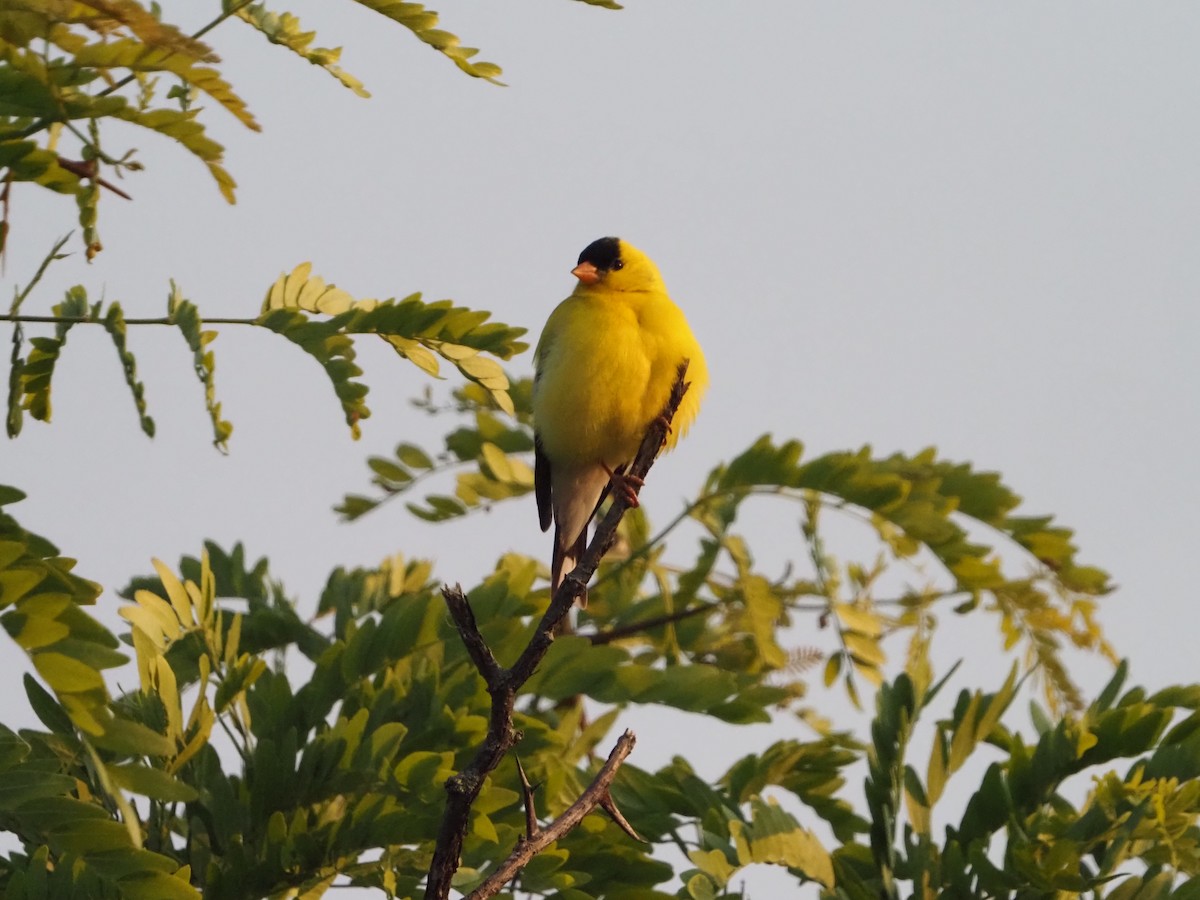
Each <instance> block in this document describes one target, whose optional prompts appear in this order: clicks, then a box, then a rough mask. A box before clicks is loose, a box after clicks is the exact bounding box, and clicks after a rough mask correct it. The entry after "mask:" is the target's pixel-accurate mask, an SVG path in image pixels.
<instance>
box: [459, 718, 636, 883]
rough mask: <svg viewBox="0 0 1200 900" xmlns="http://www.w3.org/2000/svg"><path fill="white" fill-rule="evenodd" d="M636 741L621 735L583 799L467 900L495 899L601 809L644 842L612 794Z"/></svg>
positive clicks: (515, 853) (521, 845) (519, 850)
mask: <svg viewBox="0 0 1200 900" xmlns="http://www.w3.org/2000/svg"><path fill="white" fill-rule="evenodd" d="M636 741H637V738H636V737H635V736H634V733H633V732H632V731H626V732H625V733H624V734H623V735H621V737H620V738H619V739H618V740H617V745H616V746H615V747H613V750H612V753H610V754H608V760H607V761H606V762H605V763H604V765H603V766H602V767H601V769H600V771H599V772H598V773H597V774H596V777H595V779H594V780H593V781H592V783H591V784H590V785H588V787H587V790H585V791H584V792H583V794H581V795H580V797H579V799H578V800H576V801H575V802H574V803H572V804H571V805H570V806H569V807H568V808H567V810H566V812H564V813H563V814H562V815H561V816H559V817H558V818H557V819H555V820H554V821H553V822H551V823H550V824H549V825H547V826H546V827H545V828H544V829H542V830H541V831H539V832H538V833H537V835H535V836H534V837H533V838H530V839H524V840H519V841H518V842H517V846H516V848H515V849H514V850H513V852H512V853H510V854H509V855H508V859H506V860H504V862H502V863H501V864H500V867H499V868H498V869H496V871H495V872H493V873H492V874H491V875H489V876H488V878H487V880H486V881H484V882H483V884H481V885H479V887H477V888H475V890H473V891H472V892H471V893H470V894H468V895H467V900H486V898H488V897H494V896H495V895H496V894H498V893H499V892H500V889H501V888H503V887H504V885H506V884H508V882H509V881H511V880H512V879H513V878H514V877H515V876H516V874H517V873H518V872H520V871H521V869H523V868H524V867H525V866H526V865H527V864H528V862H529V861H530V860H531V859H533V858H534V857H535V856H536V855H537V854H538V853H539V852H540V851H541V850H543V849H544V848H545V847H548V846H549V845H550V844H553V843H554V842H555V841H557V840H558V839H559V838H561V837H562V836H563V835H565V834H566V833H567V832H569V831H570V830H571V829H572V828H574V827H575V826H576V825H578V824H579V823H580V822H582V821H583V817H584V816H586V815H587V814H588V813H590V812H592V810H594V809H596V808H597V807H601V808H603V809H604V810H605V812H607V813H608V814H609V815H610V816H613V819H614V821H616V822H617V824H618V825H620V826H621V830H622V831H624V832H625V833H626V834H629V835H631V836H633V837H637V839H638V840H641V838H640V837H638V834H637V832H636V831H634V830H633V829H632V828H630V827H629V823H628V822H626V821H625V817H624V816H622V815H621V813H620V811H619V810H617V807H616V805H615V804H614V803H613V802H612V795H611V794H610V793H609V789H610V787H611V785H612V782H613V779H614V778H615V777H616V775H617V769H619V768H620V767H621V763H623V762H624V761H625V758H626V757H627V756H629V754H630V753H631V752H632V751H633V745H634V743H636Z"/></svg>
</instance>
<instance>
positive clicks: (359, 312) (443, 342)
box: [6, 238, 526, 450]
mask: <svg viewBox="0 0 1200 900" xmlns="http://www.w3.org/2000/svg"><path fill="white" fill-rule="evenodd" d="M65 243H66V238H63V239H62V240H60V241H59V242H58V243H57V244H56V245H55V246H54V248H53V249H52V250H51V252H50V254H49V255H48V256H47V257H46V260H45V261H44V262H43V264H42V266H41V268H40V269H39V270H38V272H37V273H36V275H35V276H34V278H33V279H32V280H31V281H30V283H29V284H28V285H27V286H26V287H25V288H24V289H19V290H17V291H16V293H15V296H14V299H13V303H12V305H11V307H10V313H9V315H8V316H7V317H6V318H8V319H9V320H10V321H14V322H15V323H16V324H15V327H14V329H13V335H12V350H11V353H10V368H9V390H8V405H7V415H6V422H7V428H8V435H9V437H16V436H17V435H18V434H20V431H21V427H22V424H23V420H24V414H25V413H29V415H30V416H31V417H32V418H34V419H36V420H39V421H42V422H49V421H50V417H51V412H52V405H51V385H52V379H53V376H54V372H55V367H56V365H57V363H58V360H59V358H60V356H61V354H62V351H63V348H64V347H65V345H66V341H67V335H68V333H69V332H70V331H71V329H72V328H74V327H75V326H76V325H101V326H102V327H103V328H104V329H105V331H107V332H108V333H109V335H110V336H111V337H112V339H113V344H114V346H115V348H116V351H117V357H118V359H119V361H120V363H121V368H122V371H123V372H124V375H125V382H126V385H127V386H128V388H129V391H130V394H131V396H132V398H133V401H134V406H135V409H136V411H137V415H138V420H139V423H140V424H141V427H142V431H143V432H145V433H146V434H147V435H148V436H150V437H153V436H154V420H153V419H152V418H151V417H150V416H149V415H148V413H147V407H146V400H145V386H144V385H143V384H142V382H141V380H140V377H139V375H138V368H137V359H136V358H135V357H134V355H133V353H132V351H131V350H130V349H129V347H128V342H127V335H128V328H129V326H131V325H143V326H148V325H166V326H169V327H173V328H176V329H178V331H179V333H180V334H181V336H182V337H183V339H184V341H185V343H186V344H187V347H188V349H189V350H190V351H191V356H192V367H193V369H194V370H195V373H196V377H197V378H198V379H199V380H200V383H201V385H202V387H203V391H204V406H205V409H206V410H207V412H208V417H209V420H210V422H211V423H212V431H213V443H214V445H215V446H217V447H218V448H219V449H221V450H224V449H225V448H226V442H227V441H228V439H229V437H230V435H231V434H232V432H233V425H232V423H230V422H229V421H227V420H226V419H224V418H223V417H222V414H221V404H220V402H219V401H218V400H217V397H216V377H215V376H216V358H215V356H214V354H213V350H212V343H213V341H215V340H216V338H217V334H218V332H217V331H216V330H213V329H210V328H206V327H205V321H204V320H203V319H202V318H201V316H200V311H199V309H198V308H197V307H196V305H195V304H194V303H192V302H191V301H190V300H188V299H187V298H185V297H184V296H183V293H182V291H181V290H180V288H179V287H178V286H177V285H176V284H175V283H174V282H172V283H171V287H170V292H169V294H168V296H167V314H166V316H164V317H162V318H150V319H146V318H138V319H127V318H126V317H125V313H124V310H123V309H122V307H121V304H120V303H118V302H115V301H112V302H109V303H107V304H106V303H103V302H95V303H93V302H90V301H89V299H88V295H87V291H86V290H85V289H84V288H83V286H82V285H76V286H75V287H72V288H70V289H69V290H68V291H67V292H66V296H65V298H64V299H63V301H62V302H60V303H58V304H55V305H54V307H52V309H51V312H52V315H51V316H45V317H42V316H28V315H23V314H22V306H23V304H24V302H25V299H26V297H27V296H28V295H29V293H30V291H31V290H32V288H33V287H34V286H35V285H36V284H37V282H38V280H39V279H40V278H41V276H42V274H43V273H44V272H45V270H46V267H47V266H48V265H49V264H50V263H51V262H52V261H54V260H55V259H59V258H61V250H62V247H63V245H64V244H65ZM311 269H312V267H311V265H310V264H308V263H302V264H301V265H300V266H297V267H296V269H295V270H294V271H293V272H292V273H291V274H288V275H281V276H280V277H279V279H278V280H277V281H276V282H275V283H274V284H273V285H272V286H271V287H270V289H269V290H268V291H267V295H266V299H265V300H264V301H263V305H262V310H261V312H260V313H259V314H258V315H257V316H256V317H253V318H245V319H216V320H209V322H210V324H211V323H212V322H214V321H215V322H219V323H221V324H225V325H246V326H252V327H256V328H262V329H265V330H267V331H271V332H274V333H275V334H278V335H281V336H282V337H284V338H286V339H288V340H289V341H291V342H292V343H293V344H295V345H296V346H298V347H300V348H301V349H302V350H304V352H305V353H307V354H308V355H309V356H311V357H312V358H313V359H315V360H316V361H317V363H318V364H320V365H321V367H322V368H323V369H324V371H325V373H326V375H327V376H328V378H329V381H330V383H331V385H332V387H333V390H334V393H335V394H336V396H337V398H338V400H339V402H340V404H341V408H342V412H343V415H344V417H345V420H346V424H347V425H348V426H349V428H350V433H351V435H352V436H354V437H355V438H357V437H359V435H360V428H359V423H360V422H361V421H362V420H363V419H366V418H368V417H369V416H370V415H371V410H370V408H369V407H368V406H367V404H366V395H367V385H366V384H365V383H363V382H362V381H359V380H358V379H359V377H360V376H361V375H362V374H363V373H362V369H360V368H359V367H358V365H357V364H356V362H355V359H356V353H355V346H354V338H355V337H356V336H366V335H374V336H378V337H380V338H382V339H383V340H384V341H386V342H387V343H389V344H390V345H391V346H392V347H393V348H394V349H395V350H396V352H397V354H398V355H399V356H400V357H401V358H404V359H408V360H410V361H411V362H413V363H414V364H415V365H416V366H417V367H418V368H419V369H421V370H422V371H424V372H426V373H427V374H431V375H435V376H436V375H437V374H438V371H439V367H438V363H437V356H440V357H442V358H443V359H446V360H447V361H449V362H450V363H451V364H452V365H453V366H454V367H455V369H456V370H457V371H458V372H459V373H460V374H461V375H462V376H463V377H464V378H466V379H467V380H468V381H470V382H472V383H473V385H475V386H478V388H479V389H480V390H482V391H483V392H484V396H485V397H486V398H487V400H488V402H489V403H491V404H493V405H494V406H496V407H499V408H500V409H512V401H511V399H510V398H509V395H508V387H509V384H508V378H507V376H506V375H505V374H504V371H503V369H501V367H500V364H499V363H498V362H496V361H495V360H494V359H490V358H488V357H487V356H482V355H481V354H484V353H486V354H490V355H491V356H495V357H498V358H500V359H508V358H510V357H511V356H513V355H514V354H516V353H520V352H521V351H523V350H524V349H525V348H526V344H525V343H523V342H521V341H520V340H518V338H519V337H520V336H521V335H523V334H524V331H525V330H524V329H523V328H514V327H511V326H508V325H504V324H503V323H500V322H491V321H488V320H489V318H490V313H488V312H486V311H484V310H471V309H467V308H465V307H460V306H456V305H454V303H453V302H452V301H450V300H439V301H437V302H434V303H426V302H424V301H423V300H422V299H421V295H420V294H410V295H409V296H408V297H405V298H404V299H403V300H400V301H396V300H385V301H379V300H355V299H354V298H352V297H351V296H350V295H349V294H347V293H346V292H344V291H341V290H339V289H338V288H336V287H334V286H333V285H327V284H326V283H325V281H324V280H323V279H321V278H319V277H312V276H311ZM27 323H46V324H49V325H52V326H53V334H52V336H51V335H45V336H41V335H39V336H34V337H32V338H29V339H28V346H29V349H28V351H26V349H25V347H26V335H25V326H26V324H27ZM435 354H436V355H437V356H435Z"/></svg>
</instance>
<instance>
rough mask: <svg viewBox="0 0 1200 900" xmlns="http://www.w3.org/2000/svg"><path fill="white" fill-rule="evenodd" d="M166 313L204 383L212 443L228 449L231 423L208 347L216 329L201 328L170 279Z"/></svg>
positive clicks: (194, 311) (197, 314)
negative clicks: (220, 398)
mask: <svg viewBox="0 0 1200 900" xmlns="http://www.w3.org/2000/svg"><path fill="white" fill-rule="evenodd" d="M167 313H168V316H169V317H170V320H171V322H172V324H174V325H175V326H176V327H177V328H178V329H179V332H180V334H182V335H183V339H184V340H185V341H186V342H187V345H188V349H189V350H191V351H192V367H193V369H194V370H195V372H196V377H197V378H198V379H200V384H202V385H203V386H204V408H205V410H207V411H208V417H209V420H210V421H211V422H212V428H213V446H215V447H216V448H217V449H218V450H220V451H221V452H222V453H224V452H226V450H227V449H228V447H227V443H228V441H229V436H230V435H231V434H232V433H233V425H232V424H231V423H230V422H228V421H226V420H225V419H223V418H222V417H221V404H220V403H218V402H217V391H216V380H215V379H216V360H215V358H214V356H213V352H212V350H211V349H209V345H210V344H211V343H212V342H213V341H215V340H216V338H217V332H215V331H205V330H204V325H203V322H202V321H201V319H200V312H199V310H198V309H197V308H196V305H195V304H194V303H192V302H191V301H190V300H187V299H185V298H184V297H183V294H182V293H181V292H180V290H179V288H178V287H177V286H176V284H175V282H173V281H172V282H171V293H170V295H169V296H168V297H167Z"/></svg>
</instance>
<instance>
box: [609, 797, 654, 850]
mask: <svg viewBox="0 0 1200 900" xmlns="http://www.w3.org/2000/svg"><path fill="white" fill-rule="evenodd" d="M600 808H601V809H602V810H604V811H605V812H606V813H608V817H609V818H610V819H612V820H613V821H614V822H615V823H616V824H617V827H618V828H620V829H621V830H622V831H623V832H625V833H626V834H627V835H629V836H630V837H631V838H633V839H634V840H635V841H638V842H639V843H642V844H646V843H649V842H648V841H647V840H646V839H645V838H644V837H642V836H641V835H640V834H638V833H637V831H636V830H635V829H634V827H633V826H632V825H630V824H629V821H628V820H627V819H626V818H625V816H624V815H623V814H622V813H621V810H620V809H618V808H617V802H616V801H615V800H613V797H612V793H611V792H610V791H605V792H604V796H603V797H601V798H600Z"/></svg>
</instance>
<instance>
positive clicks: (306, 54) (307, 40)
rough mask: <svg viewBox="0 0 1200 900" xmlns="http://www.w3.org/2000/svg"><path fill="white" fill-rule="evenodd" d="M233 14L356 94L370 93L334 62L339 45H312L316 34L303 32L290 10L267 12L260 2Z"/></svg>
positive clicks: (337, 56)
mask: <svg viewBox="0 0 1200 900" xmlns="http://www.w3.org/2000/svg"><path fill="white" fill-rule="evenodd" d="M234 14H235V15H236V16H237V17H238V18H239V19H241V20H242V21H244V22H247V23H249V24H250V25H252V26H253V27H254V28H255V29H256V30H257V31H259V32H261V33H262V34H263V35H264V36H265V37H266V39H267V40H269V41H270V42H271V43H272V44H278V45H279V46H281V47H286V48H287V49H288V50H291V51H292V52H293V53H295V54H297V55H298V56H300V57H301V58H303V59H306V60H308V61H309V62H310V63H312V64H313V65H314V66H317V67H319V68H321V69H324V70H325V71H326V72H328V73H329V74H330V75H332V76H333V77H334V78H336V79H337V80H338V81H339V82H341V84H342V85H343V86H345V87H347V88H349V89H350V90H352V91H353V92H354V93H355V94H357V95H358V96H360V97H370V96H371V95H370V93H368V91H367V90H366V88H364V87H363V85H362V82H361V81H359V80H358V79H357V78H355V77H354V76H353V75H351V74H350V73H349V72H347V71H345V70H344V69H342V68H341V67H339V66H338V65H336V63H337V62H338V60H339V59H340V58H341V55H342V49H341V48H340V47H333V48H327V47H313V46H312V42H313V39H314V38H315V37H316V33H315V32H312V31H303V30H302V29H301V26H300V20H299V19H297V18H296V17H295V16H294V15H292V14H291V13H289V12H284V13H273V12H270V11H268V10H267V8H266V6H265V5H264V4H262V3H252V4H250V5H249V6H242V7H238V8H237V10H236V12H235V13H234Z"/></svg>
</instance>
